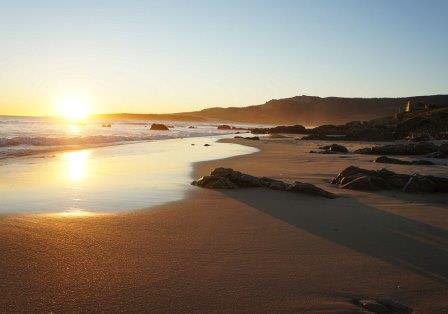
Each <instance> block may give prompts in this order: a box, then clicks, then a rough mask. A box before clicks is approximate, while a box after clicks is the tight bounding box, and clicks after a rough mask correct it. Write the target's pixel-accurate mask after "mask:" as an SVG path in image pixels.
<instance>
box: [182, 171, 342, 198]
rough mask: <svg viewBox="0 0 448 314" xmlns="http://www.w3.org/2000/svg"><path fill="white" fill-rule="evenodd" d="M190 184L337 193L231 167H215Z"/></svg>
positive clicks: (326, 193)
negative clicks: (253, 174)
mask: <svg viewBox="0 0 448 314" xmlns="http://www.w3.org/2000/svg"><path fill="white" fill-rule="evenodd" d="M191 184H192V185H195V186H199V187H203V188H208V189H236V188H252V187H265V188H268V189H272V190H281V191H289V192H296V193H305V194H311V195H316V196H321V197H325V198H336V197H337V195H336V194H333V193H331V192H328V191H325V190H323V189H321V188H319V187H317V186H315V185H313V184H310V183H304V182H299V181H295V182H293V183H286V182H284V181H280V180H275V179H272V178H268V177H261V178H259V177H256V176H252V175H249V174H245V173H242V172H239V171H235V170H233V169H231V168H216V169H214V170H213V171H212V172H211V173H210V175H208V176H205V177H202V178H200V179H198V180H196V181H193V182H192V183H191Z"/></svg>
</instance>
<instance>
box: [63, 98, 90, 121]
mask: <svg viewBox="0 0 448 314" xmlns="http://www.w3.org/2000/svg"><path fill="white" fill-rule="evenodd" d="M56 106H57V111H58V113H59V115H61V116H62V117H64V118H66V119H68V120H71V121H79V120H83V119H86V118H87V117H89V115H90V110H91V106H90V101H89V100H88V99H87V98H85V97H79V96H65V97H63V98H61V99H60V100H58V101H57V103H56Z"/></svg>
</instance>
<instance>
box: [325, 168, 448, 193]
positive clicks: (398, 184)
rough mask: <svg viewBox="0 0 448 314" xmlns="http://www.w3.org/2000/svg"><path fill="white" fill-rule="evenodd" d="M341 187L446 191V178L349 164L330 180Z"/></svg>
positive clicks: (447, 182)
mask: <svg viewBox="0 0 448 314" xmlns="http://www.w3.org/2000/svg"><path fill="white" fill-rule="evenodd" d="M331 183H332V184H336V185H338V186H339V187H340V188H343V189H352V190H362V191H373V190H392V189H401V190H403V191H405V192H412V193H435V192H448V178H445V177H436V176H423V175H419V174H412V175H408V174H400V173H395V172H393V171H390V170H387V169H381V170H367V169H362V168H358V167H355V166H350V167H348V168H346V169H344V170H343V171H341V173H339V174H338V175H337V176H336V177H335V178H334V179H333V180H332V181H331Z"/></svg>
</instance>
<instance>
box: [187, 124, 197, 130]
mask: <svg viewBox="0 0 448 314" xmlns="http://www.w3.org/2000/svg"><path fill="white" fill-rule="evenodd" d="M188 128H189V129H196V127H195V126H194V125H190V126H189V127H188Z"/></svg>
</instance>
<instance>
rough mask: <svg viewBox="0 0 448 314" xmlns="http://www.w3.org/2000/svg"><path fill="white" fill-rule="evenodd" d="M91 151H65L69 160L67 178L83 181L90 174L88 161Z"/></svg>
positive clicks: (73, 180)
mask: <svg viewBox="0 0 448 314" xmlns="http://www.w3.org/2000/svg"><path fill="white" fill-rule="evenodd" d="M89 156H90V151H89V150H80V151H75V152H66V153H64V159H65V160H66V162H67V178H68V180H69V181H71V182H75V183H78V182H82V181H84V179H85V178H86V177H87V174H88V161H89Z"/></svg>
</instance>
